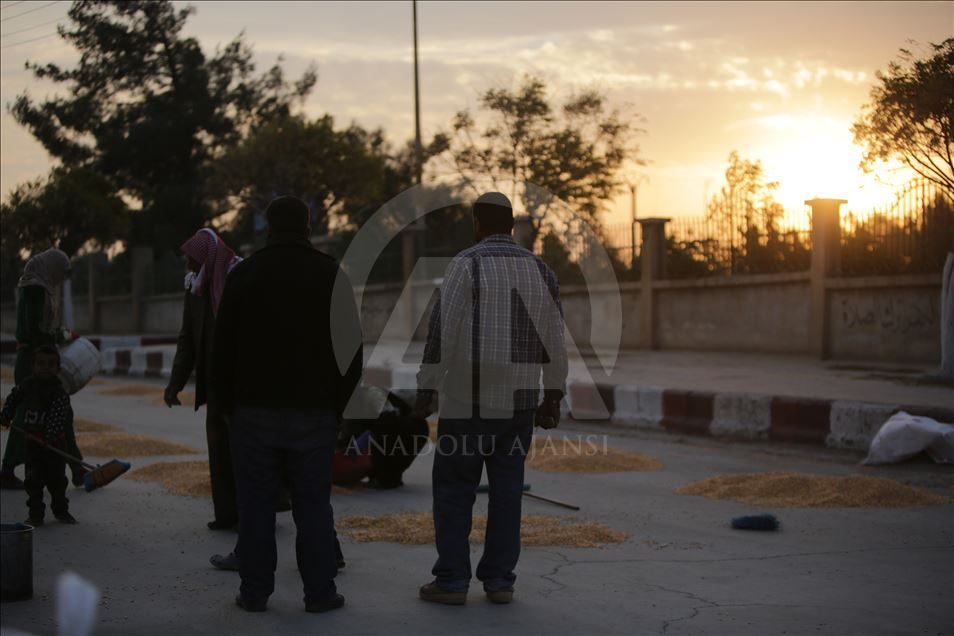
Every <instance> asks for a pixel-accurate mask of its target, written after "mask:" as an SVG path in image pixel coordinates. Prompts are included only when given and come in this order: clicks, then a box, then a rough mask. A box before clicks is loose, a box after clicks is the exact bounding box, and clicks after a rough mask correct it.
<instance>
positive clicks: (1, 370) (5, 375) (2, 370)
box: [0, 367, 13, 382]
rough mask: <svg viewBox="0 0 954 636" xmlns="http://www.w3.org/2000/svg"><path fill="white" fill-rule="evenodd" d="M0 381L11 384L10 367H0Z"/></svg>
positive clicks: (11, 372)
mask: <svg viewBox="0 0 954 636" xmlns="http://www.w3.org/2000/svg"><path fill="white" fill-rule="evenodd" d="M0 380H3V381H4V382H8V381H9V382H13V369H11V368H10V367H0Z"/></svg>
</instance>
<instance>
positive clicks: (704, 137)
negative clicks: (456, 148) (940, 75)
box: [0, 2, 954, 221]
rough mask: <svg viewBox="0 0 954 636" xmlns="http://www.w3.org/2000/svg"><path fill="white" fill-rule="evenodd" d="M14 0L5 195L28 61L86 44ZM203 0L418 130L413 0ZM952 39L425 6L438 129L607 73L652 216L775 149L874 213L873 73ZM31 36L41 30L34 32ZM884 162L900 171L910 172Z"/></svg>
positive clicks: (34, 150) (23, 147)
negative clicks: (737, 159) (868, 143)
mask: <svg viewBox="0 0 954 636" xmlns="http://www.w3.org/2000/svg"><path fill="white" fill-rule="evenodd" d="M11 4H14V3H11V2H4V3H3V4H2V5H0V8H2V17H3V22H2V24H0V27H2V47H3V48H2V49H0V53H2V75H0V99H2V102H3V104H4V106H5V108H4V112H3V116H2V126H0V133H2V157H0V160H2V161H0V163H2V172H0V187H2V190H3V193H4V196H5V195H6V193H7V192H8V191H9V190H10V189H11V188H12V187H13V186H14V185H15V184H17V183H18V182H20V181H23V180H25V179H29V178H33V177H36V176H39V175H41V174H43V173H44V172H45V171H46V170H47V169H48V167H49V165H50V162H49V159H48V157H47V156H46V154H45V152H44V151H43V149H42V148H41V147H40V146H39V145H38V144H37V143H36V142H34V141H32V138H31V137H30V136H29V135H28V134H27V133H26V132H25V131H24V130H22V129H21V128H19V127H18V126H17V124H16V123H15V122H14V121H13V119H12V118H11V117H10V115H9V114H7V112H6V106H7V105H8V104H9V103H10V102H11V101H12V100H13V99H14V98H15V96H16V95H17V94H19V93H21V92H22V91H23V90H27V91H28V92H29V93H30V94H31V95H32V96H34V97H41V96H43V95H45V94H46V93H48V92H49V91H50V90H51V87H50V86H49V85H41V84H38V83H36V82H35V81H34V80H33V79H32V78H31V76H30V75H29V74H28V73H26V72H25V71H24V70H23V64H24V62H25V61H26V60H31V61H36V62H43V63H46V62H57V63H60V64H66V65H69V64H70V63H71V62H73V61H75V60H76V58H77V56H76V53H75V51H73V50H72V49H70V48H69V47H67V46H66V45H65V44H64V43H63V42H62V41H60V40H59V39H58V38H57V37H55V36H54V37H45V36H47V35H49V34H51V33H53V32H54V29H55V21H56V20H57V18H64V17H65V14H66V11H67V9H68V7H69V4H68V3H67V2H58V3H54V4H52V5H50V6H45V7H44V5H47V4H48V2H35V3H34V2H22V3H16V6H12V7H10V8H9V9H7V8H6V7H8V6H9V5H11ZM177 4H182V5H184V4H185V3H177ZM191 4H193V5H194V6H195V7H196V9H197V12H196V14H195V15H194V16H193V17H192V18H190V20H189V22H188V24H187V27H186V29H187V32H188V33H189V34H190V35H194V36H195V37H197V38H198V39H199V41H200V42H201V43H202V45H203V47H204V48H205V49H206V50H207V51H208V52H211V51H213V50H214V48H215V46H216V45H218V44H224V43H225V42H227V41H228V40H230V39H231V38H232V37H234V36H235V35H236V34H237V33H239V32H240V31H243V30H244V31H245V33H246V36H247V40H248V41H249V42H250V43H252V45H253V46H254V49H255V52H256V55H257V59H258V60H259V62H260V68H261V69H264V68H266V67H267V66H269V65H271V64H272V63H274V61H275V59H276V58H277V56H278V55H279V54H282V55H283V56H284V58H285V68H286V69H287V71H288V73H289V76H290V77H297V76H298V75H300V74H301V72H302V70H303V69H304V68H305V67H306V66H307V65H308V64H309V63H311V62H315V63H317V65H318V69H319V80H318V85H317V87H316V89H315V91H314V92H313V94H312V95H311V97H310V98H309V99H308V101H307V103H306V105H305V110H306V113H307V114H309V115H313V116H314V115H319V114H322V113H325V112H329V113H331V114H333V115H334V116H335V117H336V119H337V120H338V121H339V123H340V124H341V125H345V124H347V123H348V122H350V121H352V120H353V121H355V122H357V123H359V124H361V125H363V126H366V127H382V128H383V129H384V130H385V131H386V133H387V136H388V137H389V139H391V140H392V141H393V142H395V143H399V142H403V141H404V140H406V139H407V138H409V137H410V136H411V135H412V134H413V101H412V99H413V94H412V68H411V48H410V46H411V5H410V2H391V3H354V4H350V3H310V2H271V3H268V4H265V3H255V2H195V3H191ZM41 7H42V8H41ZM32 9H36V10H35V11H31V12H30V13H29V14H26V15H20V14H22V13H23V12H24V11H28V10H32ZM18 15H19V17H13V16H18ZM43 23H48V24H45V25H43ZM39 25H43V26H39ZM30 27H35V28H32V29H29V28H30ZM28 29H29V30H28ZM20 30H23V31H22V32H21V33H13V32H15V31H20ZM952 35H954V2H897V3H893V2H877V3H810V2H799V3H719V2H705V3H689V2H686V3H671V4H670V3H652V2H647V3H636V2H634V3H626V2H618V3H583V2H579V3H576V2H550V3H544V2H528V3H495V2H475V3H458V2H447V3H444V2H422V3H420V4H419V38H420V47H421V101H422V118H423V128H424V134H425V138H428V137H430V136H431V135H432V134H433V133H434V132H437V131H438V130H440V129H441V128H446V127H447V126H448V125H449V122H450V120H451V117H452V116H453V114H454V113H455V112H456V111H457V110H459V109H461V108H464V107H474V106H476V105H477V98H478V95H479V93H480V92H481V91H482V90H484V89H486V88H487V87H489V86H492V85H509V84H511V83H513V82H515V81H516V80H517V79H518V78H519V77H520V76H521V75H522V74H524V73H534V74H537V75H540V76H542V77H543V78H544V79H545V80H547V82H548V83H549V85H550V86H551V87H552V88H553V89H554V92H555V95H556V96H557V97H563V96H566V95H567V94H569V93H570V92H572V91H574V90H578V89H581V88H586V87H590V86H597V87H599V88H601V89H603V90H604V91H605V92H606V93H607V95H608V96H609V97H610V100H611V102H612V103H613V104H614V105H617V106H619V107H620V108H625V109H627V112H630V113H638V114H639V115H640V116H641V117H642V118H643V121H642V123H641V126H642V127H643V128H645V130H646V133H645V134H644V135H642V136H641V137H639V138H638V143H639V145H640V156H641V157H642V158H643V159H646V160H648V161H650V162H651V163H650V164H649V165H648V166H646V167H643V168H636V167H635V166H634V167H633V168H632V169H631V170H629V171H628V174H629V175H631V177H633V178H636V177H639V176H642V177H644V178H645V179H648V181H646V182H645V183H643V185H641V186H640V191H639V214H640V216H648V215H655V216H659V215H666V216H684V215H697V214H701V213H702V211H703V201H704V197H705V195H706V193H708V194H709V195H710V196H711V195H712V194H713V193H715V192H716V191H717V190H718V188H719V187H720V186H721V184H722V180H723V177H722V172H723V170H724V167H725V162H726V157H727V156H728V154H729V152H730V151H731V150H733V149H738V150H739V151H740V152H741V153H742V155H743V156H744V157H747V158H753V159H761V160H762V162H763V164H764V166H765V168H766V170H767V172H768V173H769V175H770V176H771V177H772V178H774V179H777V180H778V181H779V182H780V183H781V189H780V191H779V195H778V196H779V198H780V199H781V200H782V202H783V203H784V204H785V205H786V207H787V208H788V209H790V210H792V211H794V212H799V211H801V209H802V205H801V203H802V201H803V200H804V199H806V198H811V197H813V196H833V197H841V198H846V199H848V200H849V207H851V208H854V209H856V210H859V211H861V210H863V209H866V208H868V207H870V206H871V205H873V204H875V203H877V202H879V201H883V200H885V199H886V198H890V196H891V192H892V191H893V189H892V188H891V187H890V186H884V185H879V184H878V183H877V182H876V181H875V180H874V179H872V178H865V177H863V175H862V174H861V173H860V171H859V169H858V168H857V164H858V160H859V158H860V153H859V149H858V148H857V147H855V146H854V145H853V143H852V138H851V133H850V130H849V129H850V126H851V123H852V121H853V119H854V118H855V117H856V116H857V114H858V112H859V109H860V107H861V106H862V104H864V103H865V101H866V100H867V98H868V92H869V90H870V88H871V86H872V83H873V82H874V80H875V77H874V74H875V72H876V71H877V70H878V69H883V68H885V67H886V66H887V64H888V62H889V61H890V60H891V59H893V58H894V57H895V56H896V54H897V50H898V49H899V48H901V47H905V46H908V47H910V46H916V45H913V44H911V42H910V41H911V40H913V41H915V42H917V43H922V44H923V43H926V42H940V41H942V40H943V39H945V38H947V37H951V36H952ZM33 38H39V39H36V40H35V41H33V42H27V40H30V39H33ZM21 42H25V43H22V44H21ZM144 150H147V149H144ZM880 176H881V178H882V180H884V181H888V182H889V183H890V182H892V181H894V182H897V181H901V180H903V179H904V178H905V177H904V176H903V175H901V174H898V173H892V172H889V171H884V172H882V174H881V175H880ZM628 210H629V195H628V194H626V195H625V196H621V197H620V198H619V199H618V200H617V201H614V202H613V204H612V206H611V215H610V218H609V219H607V220H609V221H620V220H624V219H625V218H627V216H628Z"/></svg>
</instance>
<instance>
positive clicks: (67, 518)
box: [53, 512, 77, 526]
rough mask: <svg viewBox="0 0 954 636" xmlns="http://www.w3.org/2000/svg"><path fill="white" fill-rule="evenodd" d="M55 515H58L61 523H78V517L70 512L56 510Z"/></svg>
mask: <svg viewBox="0 0 954 636" xmlns="http://www.w3.org/2000/svg"><path fill="white" fill-rule="evenodd" d="M53 516H54V517H56V520H57V521H59V522H60V523H65V524H68V525H71V526H72V525H75V524H76V523H77V521H76V517H74V516H73V515H71V514H70V513H68V512H54V513H53Z"/></svg>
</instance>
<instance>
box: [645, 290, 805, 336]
mask: <svg viewBox="0 0 954 636" xmlns="http://www.w3.org/2000/svg"><path fill="white" fill-rule="evenodd" d="M654 287H655V289H656V293H657V300H656V320H657V338H658V343H659V346H660V348H662V349H695V350H723V351H726V350H728V351H758V352H765V353H804V352H806V351H807V350H808V319H809V318H808V313H809V295H810V288H809V282H808V276H807V275H803V274H796V275H772V276H745V277H743V276H737V277H733V278H724V279H701V280H682V281H677V280H670V281H658V282H657V283H655V284H654Z"/></svg>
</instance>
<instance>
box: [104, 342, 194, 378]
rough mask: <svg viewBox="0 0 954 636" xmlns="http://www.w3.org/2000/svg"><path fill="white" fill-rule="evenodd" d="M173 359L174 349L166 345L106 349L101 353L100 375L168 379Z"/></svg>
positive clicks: (174, 355)
mask: <svg viewBox="0 0 954 636" xmlns="http://www.w3.org/2000/svg"><path fill="white" fill-rule="evenodd" d="M175 357H176V350H175V348H172V347H169V346H168V345H155V346H145V347H135V348H111V349H106V350H105V351H103V366H102V369H100V373H105V374H108V375H129V376H136V377H146V378H168V377H169V376H170V375H171V374H172V361H173V359H175Z"/></svg>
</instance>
